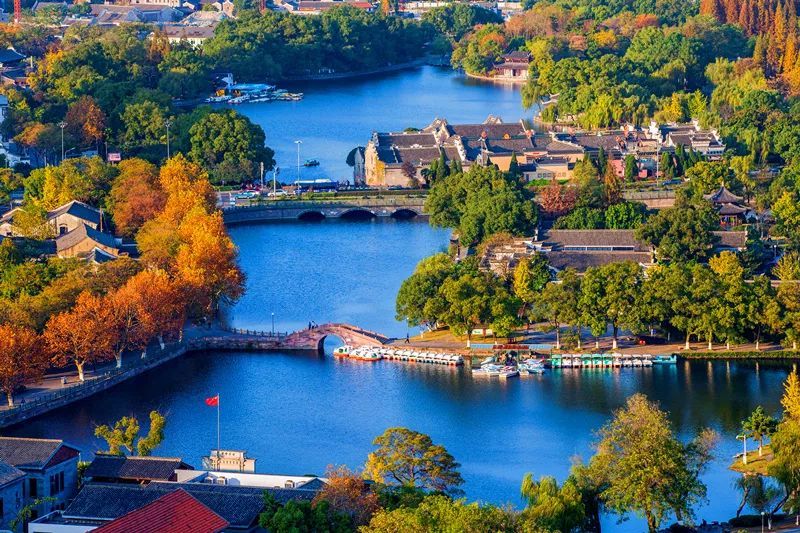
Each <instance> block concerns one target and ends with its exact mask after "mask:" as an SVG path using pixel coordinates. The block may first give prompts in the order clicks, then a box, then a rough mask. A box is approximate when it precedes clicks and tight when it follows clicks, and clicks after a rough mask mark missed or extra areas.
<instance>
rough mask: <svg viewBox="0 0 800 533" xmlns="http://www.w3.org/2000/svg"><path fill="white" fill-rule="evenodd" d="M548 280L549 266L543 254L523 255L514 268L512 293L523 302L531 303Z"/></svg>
mask: <svg viewBox="0 0 800 533" xmlns="http://www.w3.org/2000/svg"><path fill="white" fill-rule="evenodd" d="M548 281H550V266H549V264H548V262H547V258H546V257H545V256H544V254H541V253H535V254H533V255H530V256H528V257H523V258H522V259H520V261H519V264H517V267H516V268H515V269H514V280H513V289H514V295H515V296H516V297H517V298H519V299H520V300H522V302H523V303H525V304H531V303H533V301H534V300H535V299H536V296H537V295H538V294H539V292H541V290H542V289H543V288H544V286H545V285H546V284H547V282H548Z"/></svg>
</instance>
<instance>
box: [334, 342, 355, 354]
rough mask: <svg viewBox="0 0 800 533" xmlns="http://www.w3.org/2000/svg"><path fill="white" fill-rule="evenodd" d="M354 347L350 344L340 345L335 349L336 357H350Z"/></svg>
mask: <svg viewBox="0 0 800 533" xmlns="http://www.w3.org/2000/svg"><path fill="white" fill-rule="evenodd" d="M351 349H352V348H351V347H350V346H348V345H346V344H345V345H344V346H339V347H338V348H336V349H335V350H334V351H333V356H334V357H350V350H351Z"/></svg>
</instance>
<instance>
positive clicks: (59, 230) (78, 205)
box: [0, 200, 108, 237]
mask: <svg viewBox="0 0 800 533" xmlns="http://www.w3.org/2000/svg"><path fill="white" fill-rule="evenodd" d="M16 213H18V210H17V209H12V210H11V211H9V212H7V213H6V214H4V215H3V216H2V217H0V235H4V236H6V237H16V236H19V233H18V231H17V229H16V228H15V226H14V215H15V214H16ZM47 224H48V225H49V226H50V228H51V233H52V234H53V235H66V234H67V233H69V232H71V231H73V230H76V229H78V228H80V227H81V226H83V225H86V226H89V227H90V228H91V229H94V230H98V231H103V230H104V229H105V228H107V227H108V221H107V220H106V218H105V216H104V215H103V212H102V211H101V210H100V209H96V208H94V207H92V206H90V205H87V204H85V203H83V202H79V201H77V200H73V201H71V202H67V203H66V204H64V205H62V206H60V207H57V208H55V209H53V210H52V211H48V212H47Z"/></svg>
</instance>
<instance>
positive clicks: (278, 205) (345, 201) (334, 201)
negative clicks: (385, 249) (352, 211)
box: [223, 197, 425, 211]
mask: <svg viewBox="0 0 800 533" xmlns="http://www.w3.org/2000/svg"><path fill="white" fill-rule="evenodd" d="M424 204H425V198H424V197H417V198H411V197H405V198H397V197H382V198H341V199H340V198H330V199H324V200H312V201H308V200H271V201H266V202H260V203H257V204H254V205H236V206H233V205H231V206H224V207H223V209H224V210H226V211H228V210H230V211H234V210H235V211H239V210H247V209H314V208H319V207H320V206H334V207H347V206H353V207H421V206H422V205H424Z"/></svg>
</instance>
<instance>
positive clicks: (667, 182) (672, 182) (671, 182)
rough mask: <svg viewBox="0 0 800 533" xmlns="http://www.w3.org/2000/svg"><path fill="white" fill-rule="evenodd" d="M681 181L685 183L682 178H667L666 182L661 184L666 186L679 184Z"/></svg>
mask: <svg viewBox="0 0 800 533" xmlns="http://www.w3.org/2000/svg"><path fill="white" fill-rule="evenodd" d="M679 183H683V180H681V179H674V180H667V181H665V182H664V183H662V184H661V185H665V186H666V185H678V184H679Z"/></svg>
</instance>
